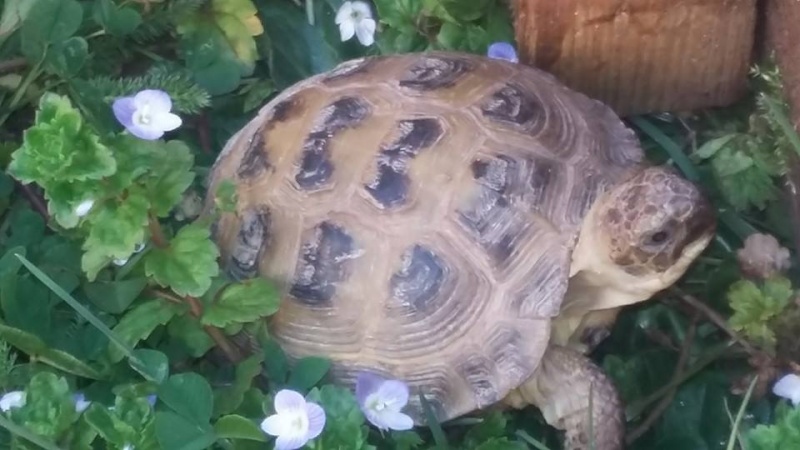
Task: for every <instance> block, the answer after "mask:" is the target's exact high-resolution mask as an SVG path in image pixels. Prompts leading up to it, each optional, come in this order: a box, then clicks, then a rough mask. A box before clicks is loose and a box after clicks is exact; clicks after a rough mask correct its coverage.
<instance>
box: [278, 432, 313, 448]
mask: <svg viewBox="0 0 800 450" xmlns="http://www.w3.org/2000/svg"><path fill="white" fill-rule="evenodd" d="M306 442H308V439H306V437H305V436H302V435H286V434H282V435H280V436H278V438H277V439H275V450H295V449H298V448H300V447H302V446H304V445H306Z"/></svg>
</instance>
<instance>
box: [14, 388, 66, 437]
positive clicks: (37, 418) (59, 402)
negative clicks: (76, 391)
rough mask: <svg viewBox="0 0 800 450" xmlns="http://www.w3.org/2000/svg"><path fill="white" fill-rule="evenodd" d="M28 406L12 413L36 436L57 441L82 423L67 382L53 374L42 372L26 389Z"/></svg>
mask: <svg viewBox="0 0 800 450" xmlns="http://www.w3.org/2000/svg"><path fill="white" fill-rule="evenodd" d="M25 394H26V395H25V404H24V405H23V406H22V407H21V408H18V409H14V410H12V414H11V418H12V419H13V420H14V421H15V422H17V423H23V424H25V427H26V428H28V429H29V430H30V431H31V432H33V433H34V434H37V435H39V436H42V437H45V438H48V439H57V438H59V437H60V436H61V435H62V434H63V433H64V432H65V431H67V430H68V429H69V428H70V427H71V426H72V425H73V424H74V423H75V422H76V421H77V419H78V413H77V412H76V411H75V404H74V403H73V401H72V392H71V391H70V388H69V385H68V384H67V381H66V380H65V379H64V378H62V377H58V376H56V375H55V374H53V373H50V372H39V373H37V374H36V375H34V376H33V378H31V380H30V383H28V386H27V387H26V388H25Z"/></svg>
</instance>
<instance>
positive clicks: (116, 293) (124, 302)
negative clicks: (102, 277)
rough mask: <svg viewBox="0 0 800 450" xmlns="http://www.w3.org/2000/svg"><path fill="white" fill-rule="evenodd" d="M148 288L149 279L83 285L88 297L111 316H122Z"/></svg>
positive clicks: (96, 282) (95, 282)
mask: <svg viewBox="0 0 800 450" xmlns="http://www.w3.org/2000/svg"><path fill="white" fill-rule="evenodd" d="M146 286H147V278H144V277H141V278H131V279H129V280H119V281H93V282H91V283H86V284H84V285H83V291H84V292H85V293H86V297H87V298H88V299H89V300H90V301H91V302H92V304H94V305H95V306H96V307H97V308H98V309H100V310H102V311H105V312H107V313H111V314H122V313H123V312H124V311H125V310H126V309H128V307H129V306H130V305H131V303H133V301H134V300H136V299H137V298H138V297H139V294H141V293H142V291H143V290H144V288H145V287H146Z"/></svg>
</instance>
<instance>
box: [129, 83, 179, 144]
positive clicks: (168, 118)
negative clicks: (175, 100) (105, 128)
mask: <svg viewBox="0 0 800 450" xmlns="http://www.w3.org/2000/svg"><path fill="white" fill-rule="evenodd" d="M113 109H114V116H115V117H116V118H117V120H118V121H119V123H121V124H122V125H123V126H124V127H125V128H126V129H127V130H128V131H130V133H131V134H133V135H134V136H136V137H138V138H141V139H147V140H155V139H158V138H160V137H161V136H163V135H164V133H165V132H167V131H172V130H174V129H176V128H178V127H179V126H181V124H182V123H183V122H182V120H181V118H180V117H178V116H176V115H175V114H172V113H171V112H170V111H171V110H172V99H171V98H169V94H167V93H166V92H164V91H161V90H158V89H144V90H142V91H139V92H138V93H137V94H136V95H134V96H132V97H120V98H118V99H116V100H114V105H113Z"/></svg>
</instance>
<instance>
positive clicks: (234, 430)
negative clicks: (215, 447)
mask: <svg viewBox="0 0 800 450" xmlns="http://www.w3.org/2000/svg"><path fill="white" fill-rule="evenodd" d="M214 430H215V431H216V432H217V437H219V438H228V439H247V440H250V441H259V442H266V441H267V439H266V436H265V435H264V432H263V431H261V428H259V427H258V425H256V424H255V423H254V422H253V421H252V420H250V419H247V418H245V417H242V416H239V415H236V414H231V415H229V416H222V417H220V418H219V420H218V421H217V423H215V424H214Z"/></svg>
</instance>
